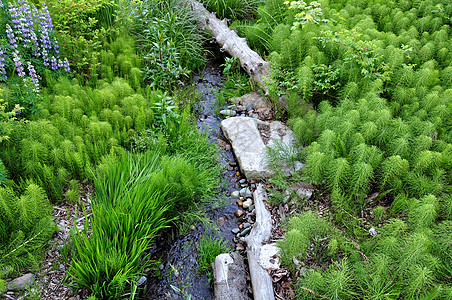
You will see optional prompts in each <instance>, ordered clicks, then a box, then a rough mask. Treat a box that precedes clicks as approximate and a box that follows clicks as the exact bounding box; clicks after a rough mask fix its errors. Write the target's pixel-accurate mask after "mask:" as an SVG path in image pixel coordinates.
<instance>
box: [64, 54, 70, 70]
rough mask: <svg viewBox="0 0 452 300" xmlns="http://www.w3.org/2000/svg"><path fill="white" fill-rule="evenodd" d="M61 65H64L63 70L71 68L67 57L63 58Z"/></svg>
mask: <svg viewBox="0 0 452 300" xmlns="http://www.w3.org/2000/svg"><path fill="white" fill-rule="evenodd" d="M63 65H64V71H65V72H69V71H70V70H71V67H70V65H69V61H68V60H67V57H65V58H64V62H63Z"/></svg>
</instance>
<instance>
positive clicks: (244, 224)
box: [243, 222, 251, 229]
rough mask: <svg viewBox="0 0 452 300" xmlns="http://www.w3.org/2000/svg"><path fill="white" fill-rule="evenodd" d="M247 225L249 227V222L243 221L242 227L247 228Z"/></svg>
mask: <svg viewBox="0 0 452 300" xmlns="http://www.w3.org/2000/svg"><path fill="white" fill-rule="evenodd" d="M249 227H251V224H250V223H248V222H246V223H243V228H245V229H246V228H249Z"/></svg>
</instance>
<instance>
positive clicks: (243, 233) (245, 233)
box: [241, 228, 251, 236]
mask: <svg viewBox="0 0 452 300" xmlns="http://www.w3.org/2000/svg"><path fill="white" fill-rule="evenodd" d="M250 231H251V228H246V229H244V230H243V231H242V233H241V235H242V236H245V235H247V234H248V233H250Z"/></svg>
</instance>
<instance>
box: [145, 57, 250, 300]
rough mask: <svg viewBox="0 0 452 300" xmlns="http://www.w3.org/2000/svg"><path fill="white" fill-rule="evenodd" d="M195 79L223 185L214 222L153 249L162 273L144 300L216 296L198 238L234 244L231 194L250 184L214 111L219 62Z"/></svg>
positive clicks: (153, 280) (200, 109) (210, 214)
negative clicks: (201, 269)
mask: <svg viewBox="0 0 452 300" xmlns="http://www.w3.org/2000/svg"><path fill="white" fill-rule="evenodd" d="M194 81H195V89H196V90H198V91H199V93H200V95H201V96H202V98H201V100H200V102H199V103H197V104H196V106H195V110H196V112H197V115H198V116H199V117H198V128H199V129H200V130H201V131H203V132H205V133H206V136H207V138H208V139H209V140H210V141H211V142H212V143H216V144H217V145H218V149H219V162H218V163H219V165H220V166H221V169H222V175H221V177H222V178H221V183H222V184H221V185H220V187H219V193H218V196H217V200H216V204H214V205H213V207H212V209H211V210H209V211H208V212H207V213H206V218H207V219H209V220H210V221H211V222H209V223H207V224H203V223H198V224H195V225H193V226H192V228H191V229H190V231H189V232H188V233H187V234H185V235H182V236H178V237H176V238H175V239H173V240H170V241H167V242H166V243H163V244H161V245H158V246H157V247H156V248H154V249H152V251H151V253H150V259H155V260H161V264H160V266H159V270H160V276H159V277H151V278H149V279H148V280H149V281H148V285H147V292H146V295H145V297H144V298H145V299H187V297H191V299H213V298H214V295H213V289H211V288H210V286H209V285H210V282H209V277H207V276H206V275H204V274H201V273H200V272H199V271H198V263H197V252H198V249H197V247H198V245H199V240H200V239H201V238H202V236H203V235H211V234H212V235H216V236H221V237H223V238H224V239H225V240H227V241H228V244H229V245H231V246H232V247H234V238H235V235H234V234H233V233H232V231H231V230H232V229H234V228H236V227H237V226H238V224H237V220H238V219H237V218H236V217H235V216H234V213H235V212H236V211H237V208H238V207H237V202H236V200H235V199H233V198H231V197H229V195H230V194H231V192H232V191H235V190H237V189H238V188H243V187H244V186H245V185H247V184H246V183H244V181H243V179H245V177H244V176H243V175H242V174H241V172H240V170H239V167H238V163H237V161H236V159H235V157H234V154H233V152H232V150H231V146H230V145H229V143H228V142H227V140H226V138H225V137H224V135H223V133H222V131H221V129H220V123H221V121H222V119H220V118H219V117H218V116H217V115H216V112H215V111H216V109H217V107H218V104H217V100H216V99H215V94H216V93H218V92H219V91H220V89H221V86H222V82H223V78H222V76H221V69H220V67H219V63H218V62H215V61H210V62H208V63H207V65H206V68H205V70H204V72H203V73H202V77H199V76H197V77H195V80H194ZM240 182H241V183H240ZM212 225H213V226H212Z"/></svg>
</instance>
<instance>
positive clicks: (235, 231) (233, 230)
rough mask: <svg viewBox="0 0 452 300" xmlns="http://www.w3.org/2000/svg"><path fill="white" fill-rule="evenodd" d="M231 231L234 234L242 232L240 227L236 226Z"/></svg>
mask: <svg viewBox="0 0 452 300" xmlns="http://www.w3.org/2000/svg"><path fill="white" fill-rule="evenodd" d="M231 232H232V233H233V234H237V233H239V232H240V229H239V228H234V229H232V230H231Z"/></svg>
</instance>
